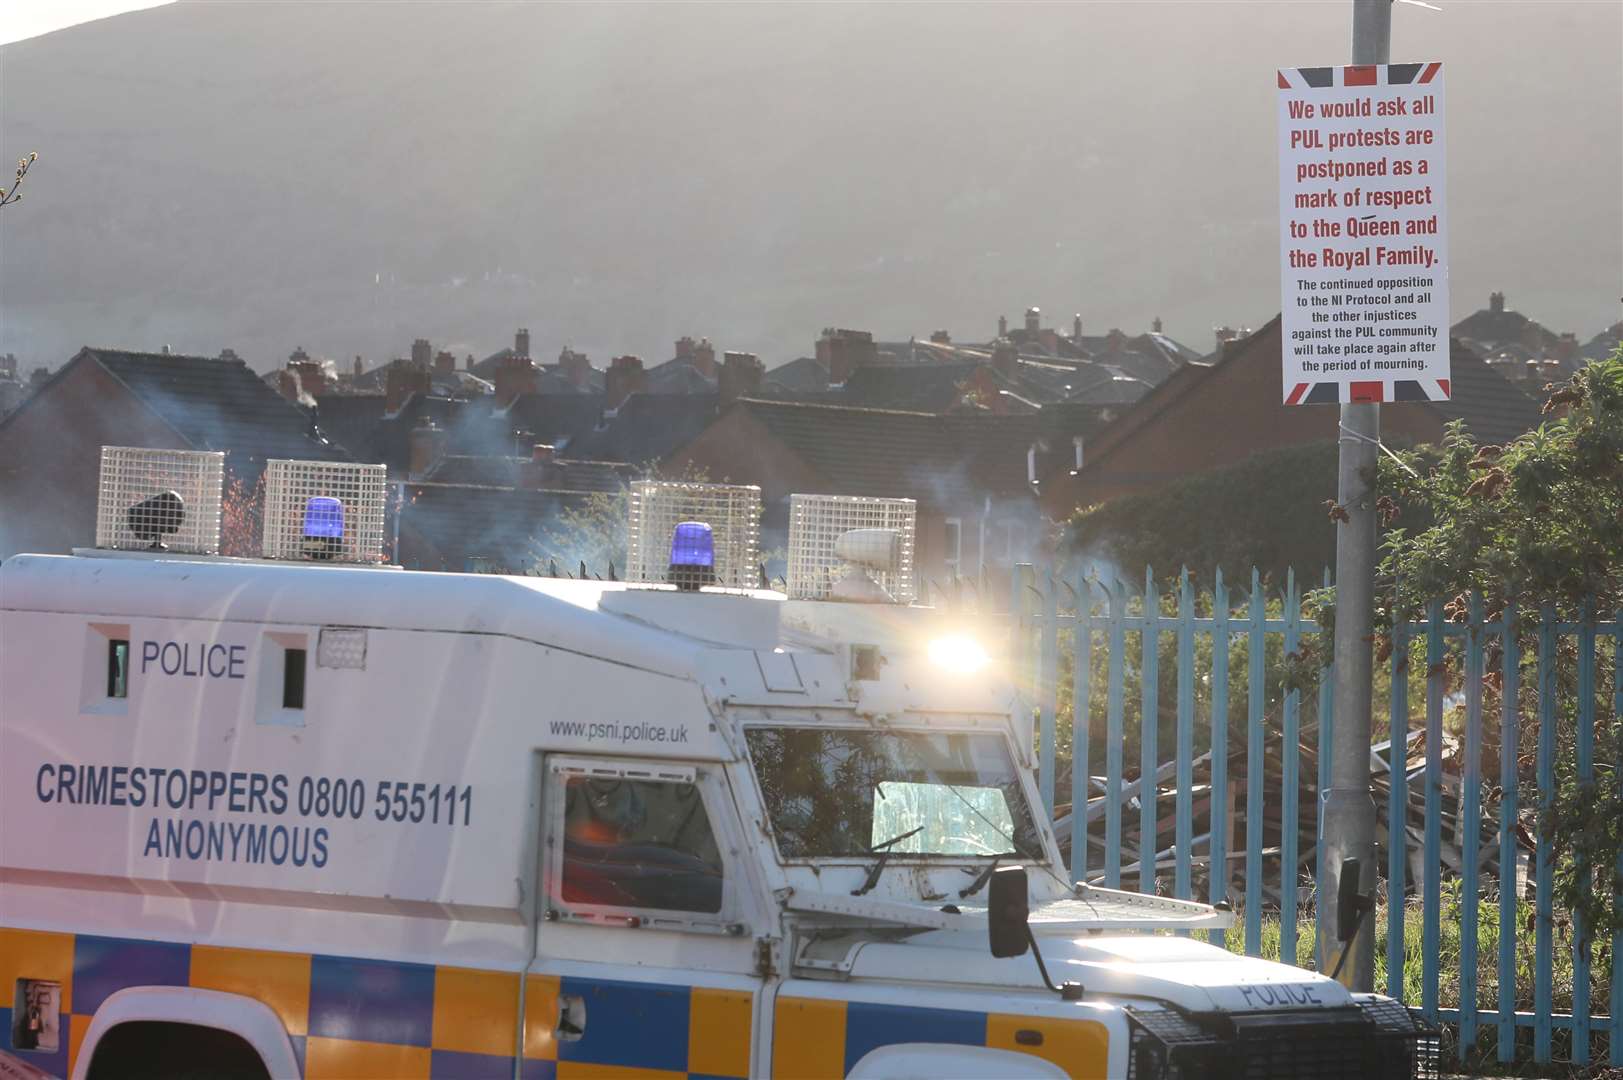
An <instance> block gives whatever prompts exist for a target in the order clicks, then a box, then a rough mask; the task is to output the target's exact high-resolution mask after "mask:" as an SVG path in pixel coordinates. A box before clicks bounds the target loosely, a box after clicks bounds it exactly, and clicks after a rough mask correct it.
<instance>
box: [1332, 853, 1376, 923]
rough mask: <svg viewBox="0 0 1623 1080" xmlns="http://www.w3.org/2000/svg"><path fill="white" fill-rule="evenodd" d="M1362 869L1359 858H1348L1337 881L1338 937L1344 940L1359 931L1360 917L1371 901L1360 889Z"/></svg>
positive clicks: (1342, 865)
mask: <svg viewBox="0 0 1623 1080" xmlns="http://www.w3.org/2000/svg"><path fill="white" fill-rule="evenodd" d="M1362 870H1363V867H1362V866H1360V865H1359V862H1358V860H1357V859H1348V860H1346V861H1345V862H1343V863H1342V864H1341V879H1340V880H1339V881H1338V882H1336V938H1337V939H1338V940H1340V941H1343V942H1347V941H1351V940H1352V939H1353V936H1354V935H1355V934H1357V933H1358V917H1359V916H1360V915H1361V914H1363V911H1364V907H1365V905H1366V904H1368V902H1369V901H1368V900H1366V899H1365V898H1364V897H1363V896H1362V895H1361V894H1360V893H1359V891H1358V881H1359V878H1360V877H1362V874H1361V871H1362Z"/></svg>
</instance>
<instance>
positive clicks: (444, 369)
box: [434, 350, 456, 375]
mask: <svg viewBox="0 0 1623 1080" xmlns="http://www.w3.org/2000/svg"><path fill="white" fill-rule="evenodd" d="M434 372H435V374H437V375H455V374H456V357H455V356H453V355H451V354H450V353H448V352H445V351H444V350H441V351H439V352H437V353H435V354H434Z"/></svg>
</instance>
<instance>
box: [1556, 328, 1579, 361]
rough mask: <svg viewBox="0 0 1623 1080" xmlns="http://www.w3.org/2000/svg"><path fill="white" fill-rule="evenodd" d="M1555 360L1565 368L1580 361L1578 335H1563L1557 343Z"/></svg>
mask: <svg viewBox="0 0 1623 1080" xmlns="http://www.w3.org/2000/svg"><path fill="white" fill-rule="evenodd" d="M1555 358H1556V360H1558V361H1560V363H1561V366H1562V367H1565V366H1567V365H1568V364H1570V363H1572V362H1573V361H1574V360H1576V359H1578V335H1577V334H1562V335H1561V336H1560V337H1559V338H1558V339H1557V340H1556V343H1555Z"/></svg>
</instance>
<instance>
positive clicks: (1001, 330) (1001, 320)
mask: <svg viewBox="0 0 1623 1080" xmlns="http://www.w3.org/2000/svg"><path fill="white" fill-rule="evenodd" d="M997 336H998V337H1000V338H1005V337H1008V336H1009V317H1008V316H1007V315H999V316H998V317H997Z"/></svg>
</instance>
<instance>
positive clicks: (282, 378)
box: [276, 361, 1532, 405]
mask: <svg viewBox="0 0 1623 1080" xmlns="http://www.w3.org/2000/svg"><path fill="white" fill-rule="evenodd" d="M1528 363H1532V361H1528ZM276 392H277V393H278V394H281V395H282V396H283V397H284V398H286V399H287V400H289V401H291V402H293V403H294V404H295V405H297V404H298V403H299V377H298V376H297V375H295V374H293V372H291V371H289V370H288V369H287V368H283V369H282V370H281V371H278V372H277V373H276Z"/></svg>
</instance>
